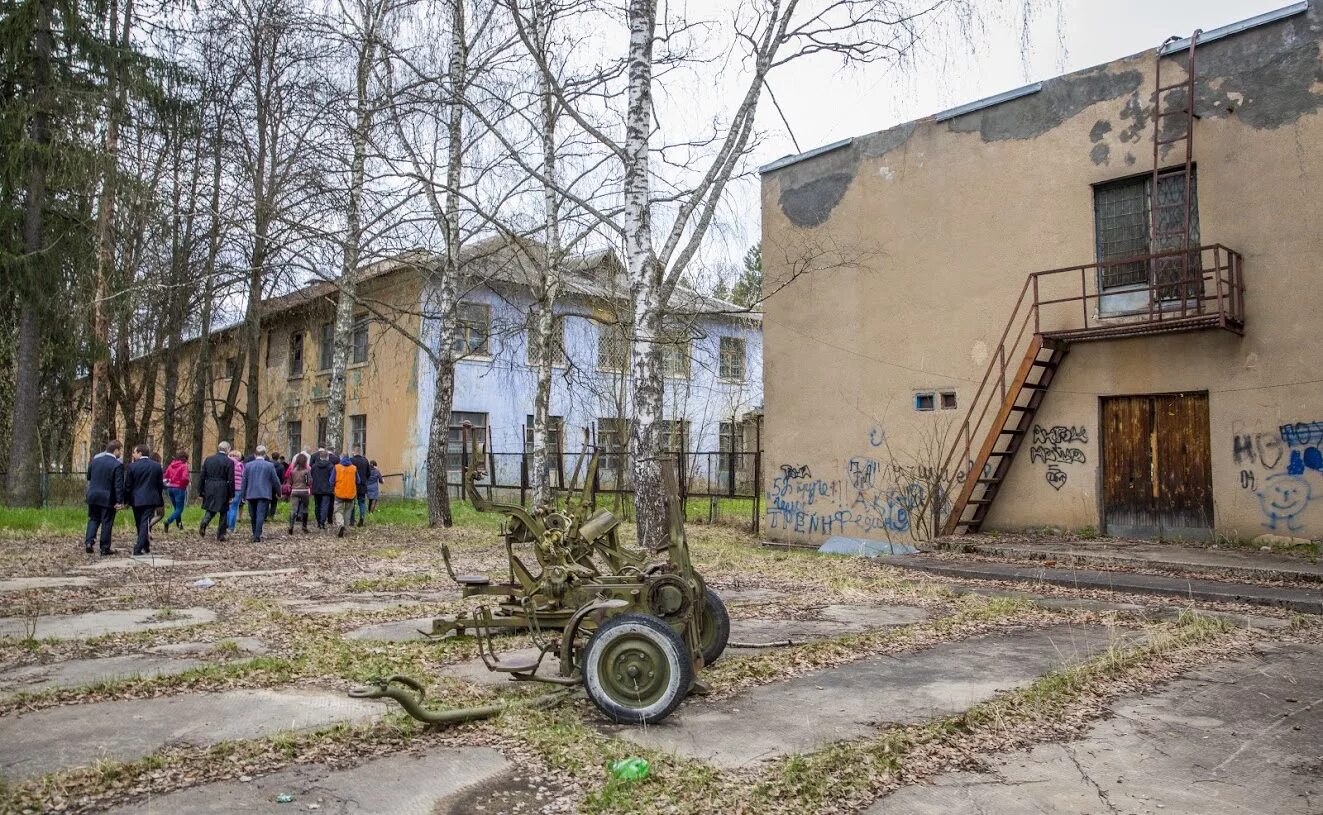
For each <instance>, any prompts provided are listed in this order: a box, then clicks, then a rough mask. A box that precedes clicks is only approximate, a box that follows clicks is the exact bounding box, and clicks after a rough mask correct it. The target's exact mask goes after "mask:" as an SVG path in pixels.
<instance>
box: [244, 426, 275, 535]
mask: <svg viewBox="0 0 1323 815" xmlns="http://www.w3.org/2000/svg"><path fill="white" fill-rule="evenodd" d="M254 452H255V453H256V455H255V456H253V460H252V461H250V462H248V463H247V464H246V465H244V468H243V484H242V494H243V498H244V500H245V501H247V502H248V519H249V521H251V522H252V525H253V543H261V542H262V523H263V522H264V521H265V520H266V514H267V512H268V511H269V510H270V507H271V496H272V495H278V494H279V493H280V476H278V475H276V466H275V465H274V464H272V463H271V462H270V461H268V460H267V457H266V447H264V446H262V445H260V444H259V445H257V450H256V451H254Z"/></svg>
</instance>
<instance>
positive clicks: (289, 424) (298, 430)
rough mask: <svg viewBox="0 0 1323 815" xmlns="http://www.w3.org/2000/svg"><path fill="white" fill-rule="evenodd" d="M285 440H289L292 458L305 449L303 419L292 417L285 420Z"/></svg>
mask: <svg viewBox="0 0 1323 815" xmlns="http://www.w3.org/2000/svg"><path fill="white" fill-rule="evenodd" d="M285 440H286V441H287V442H289V452H290V459H291V460H293V457H294V456H295V455H296V454H298V453H300V452H302V451H303V420H302V419H290V420H288V421H286V422H285Z"/></svg>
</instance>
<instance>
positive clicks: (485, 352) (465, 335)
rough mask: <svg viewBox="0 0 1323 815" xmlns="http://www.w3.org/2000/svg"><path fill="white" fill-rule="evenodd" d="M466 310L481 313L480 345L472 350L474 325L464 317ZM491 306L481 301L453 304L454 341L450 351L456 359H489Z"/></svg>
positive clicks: (463, 301) (462, 301)
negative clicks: (476, 310) (479, 310)
mask: <svg viewBox="0 0 1323 815" xmlns="http://www.w3.org/2000/svg"><path fill="white" fill-rule="evenodd" d="M466 309H481V310H482V312H483V324H482V331H483V334H482V344H481V345H480V346H479V347H477V348H474V347H473V345H472V334H471V333H470V332H471V331H472V330H473V328H474V326H475V323H474V321H473V320H471V319H469V318H468V317H466V316H465V315H464V312H465V310H466ZM491 339H492V305H491V303H484V302H482V301H481V300H461V301H459V302H458V303H456V304H455V339H454V343H453V344H452V345H451V349H452V351H453V352H454V354H455V355H456V359H475V358H476V359H491V357H492V352H491Z"/></svg>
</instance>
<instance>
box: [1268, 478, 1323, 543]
mask: <svg viewBox="0 0 1323 815" xmlns="http://www.w3.org/2000/svg"><path fill="white" fill-rule="evenodd" d="M1258 495H1259V504H1260V505H1261V506H1262V507H1263V514H1264V515H1266V516H1267V517H1268V522H1267V523H1266V524H1264V526H1265V527H1267V528H1268V529H1272V530H1274V531H1275V530H1277V528H1278V526H1277V525H1278V523H1280V522H1283V521H1285V522H1286V528H1287V529H1288V530H1290V531H1292V532H1296V531H1298V530H1300V528H1301V524H1300V523H1299V522H1298V521H1296V517H1297V516H1299V515H1300V513H1302V512H1304V511H1305V507H1307V506H1309V499H1310V497H1311V496H1310V487H1309V482H1308V481H1306V480H1305V479H1304V478H1302V477H1300V476H1299V475H1295V474H1292V473H1277V474H1276V475H1270V476H1268V478H1267V479H1266V480H1265V481H1264V483H1263V489H1262V490H1261V491H1260V492H1259V494H1258Z"/></svg>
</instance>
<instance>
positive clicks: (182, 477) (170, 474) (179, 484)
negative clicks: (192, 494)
mask: <svg viewBox="0 0 1323 815" xmlns="http://www.w3.org/2000/svg"><path fill="white" fill-rule="evenodd" d="M165 491H166V492H167V493H169V494H170V503H171V504H173V505H174V508H175V511H174V512H172V513H170V517H169V518H166V519H165V531H167V532H169V531H170V524H175V525H176V526H178V527H179V528H180V529H181V530H182V529H183V528H184V502H185V500H187V498H188V453H184V452H182V451H181V452H178V453H175V457H174V459H173V460H171V462H170V466H169V467H166V468H165Z"/></svg>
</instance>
